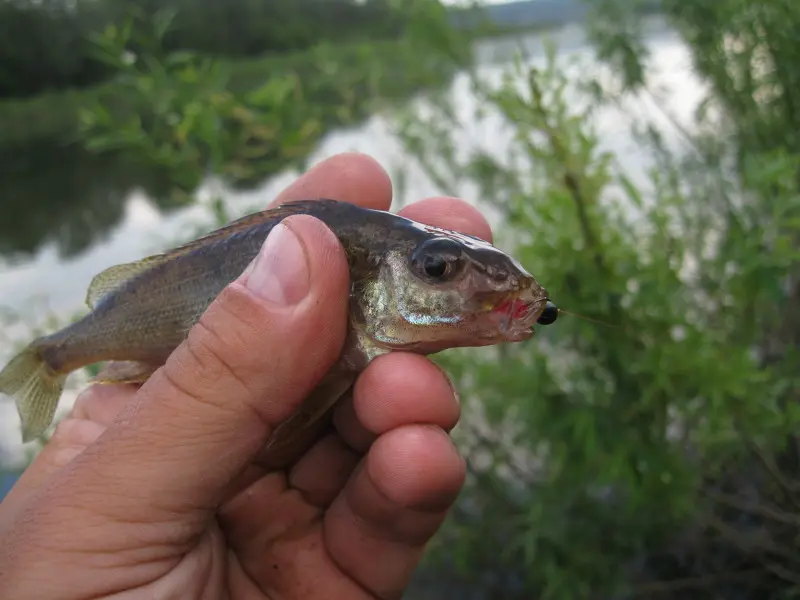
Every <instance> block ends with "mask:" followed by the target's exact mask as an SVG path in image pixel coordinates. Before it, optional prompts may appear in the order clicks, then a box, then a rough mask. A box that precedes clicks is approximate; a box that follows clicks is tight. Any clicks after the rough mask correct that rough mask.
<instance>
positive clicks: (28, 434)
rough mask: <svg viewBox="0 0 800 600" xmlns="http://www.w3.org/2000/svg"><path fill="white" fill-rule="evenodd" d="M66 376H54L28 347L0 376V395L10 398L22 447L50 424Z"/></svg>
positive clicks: (31, 348)
mask: <svg viewBox="0 0 800 600" xmlns="http://www.w3.org/2000/svg"><path fill="white" fill-rule="evenodd" d="M66 379H67V376H66V375H62V374H60V373H54V372H53V371H52V370H51V369H50V367H49V366H48V364H47V363H46V362H45V360H44V359H43V358H42V355H41V353H40V351H39V349H38V348H37V347H36V346H35V345H34V344H31V345H30V346H28V347H27V348H25V349H24V350H23V351H22V352H20V353H19V354H17V355H16V356H15V357H14V358H12V359H11V361H10V362H9V363H8V364H7V365H6V366H5V368H4V369H3V370H2V372H0V393H3V394H6V395H7V396H11V397H12V398H13V399H14V402H15V403H16V406H17V413H18V414H19V418H20V421H21V422H22V443H28V442H30V441H32V440H33V439H35V438H37V437H39V436H41V435H42V434H43V433H44V432H45V431H46V430H47V428H48V427H49V426H50V425H51V424H52V422H53V417H55V414H56V407H57V406H58V400H59V398H60V397H61V392H62V391H63V389H64V382H65V381H66Z"/></svg>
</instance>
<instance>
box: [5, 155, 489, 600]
mask: <svg viewBox="0 0 800 600" xmlns="http://www.w3.org/2000/svg"><path fill="white" fill-rule="evenodd" d="M391 195H392V193H391V183H390V181H389V178H388V176H387V175H386V173H385V172H384V171H383V170H382V169H381V168H380V167H379V166H378V165H377V164H376V163H375V162H374V161H372V160H371V159H369V158H367V157H365V156H363V155H357V154H345V155H339V156H336V157H333V158H331V159H329V160H327V161H325V162H323V163H320V164H319V165H317V166H316V167H315V168H313V169H311V170H310V171H309V172H308V173H306V174H305V175H304V176H303V177H301V178H299V179H298V180H297V181H296V182H295V183H294V184H292V185H291V186H290V187H289V188H287V189H286V190H284V192H283V193H282V194H281V195H280V196H279V197H278V198H277V199H276V203H280V202H286V201H290V200H297V199H305V198H315V197H329V198H336V199H341V200H346V201H349V202H353V203H356V204H359V205H362V206H368V207H371V208H379V209H384V210H386V209H388V208H389V205H390V203H391ZM401 214H403V215H405V216H408V217H410V218H413V219H415V220H418V221H421V222H425V223H429V224H432V225H438V226H440V227H446V228H450V229H456V230H460V231H463V232H465V233H471V234H473V235H477V236H479V237H483V238H485V239H490V236H491V232H490V230H489V226H488V225H487V223H486V221H485V220H484V219H483V218H482V217H481V216H480V214H479V213H478V212H477V211H476V210H475V209H474V208H472V207H470V206H469V205H467V204H466V203H463V202H461V201H459V200H456V199H452V198H432V199H427V200H423V201H421V202H418V203H415V204H413V205H410V206H408V207H407V208H405V209H404V210H403V211H402V213H401ZM286 223H287V225H288V226H289V227H290V229H291V231H292V232H294V234H295V235H296V236H297V238H298V239H299V245H297V242H296V241H293V240H292V239H284V240H283V242H282V244H281V245H280V246H279V252H280V255H279V259H278V260H275V259H273V260H272V261H264V263H267V264H268V266H270V265H271V267H272V275H273V280H274V276H275V275H276V274H277V275H280V274H286V275H288V274H289V273H290V272H291V273H292V277H291V280H290V281H289V283H288V287H286V288H283V292H282V294H281V293H276V292H275V290H274V289H273V290H272V291H271V292H270V291H265V286H264V281H265V279H266V278H265V277H264V276H263V273H262V272H261V271H260V270H259V269H258V268H256V269H255V270H254V271H253V272H251V273H250V274H249V275H247V274H245V275H243V276H242V277H241V278H240V279H239V280H237V282H235V283H234V284H232V285H231V286H229V288H227V289H226V290H225V291H224V292H223V293H222V294H221V295H220V296H219V297H218V298H217V300H216V301H215V302H214V303H213V304H212V306H211V307H210V308H209V309H208V311H207V312H206V314H205V315H204V316H203V318H202V320H201V323H200V324H198V326H196V327H195V328H194V329H193V330H192V332H191V335H190V336H189V339H188V340H187V342H185V343H184V344H183V345H181V346H180V347H179V348H178V349H177V350H176V351H175V352H174V353H173V355H172V356H171V357H170V359H169V361H168V362H167V364H166V366H165V367H164V368H162V369H160V370H159V371H158V372H157V373H156V374H155V375H154V376H153V377H152V378H151V379H150V380H149V381H148V382H147V383H145V384H144V385H143V386H141V388H138V387H135V386H130V385H129V386H108V385H95V386H92V387H90V388H89V389H88V390H86V391H85V392H84V393H82V394H81V395H80V397H79V398H78V400H77V401H76V404H75V406H74V408H73V410H72V412H71V413H70V415H68V416H67V417H66V418H65V419H64V420H63V421H62V422H61V423H59V425H58V426H57V428H56V432H55V433H54V435H53V438H52V439H51V441H50V442H49V443H48V444H47V446H45V448H44V449H43V451H42V452H41V453H40V454H39V456H38V457H37V458H36V460H35V461H34V462H33V463H32V465H31V466H30V467H29V468H28V470H27V471H26V472H25V473H24V474H23V476H22V477H21V479H20V480H19V482H18V483H17V485H16V486H15V487H14V488H13V489H12V490H11V492H10V493H9V495H8V496H7V497H6V499H5V500H4V501H3V503H2V504H0V590H2V596H3V598H6V597H7V598H13V599H14V600H25V599H28V598H31V599H36V600H50V599H53V600H55V599H70V600H72V599H84V598H93V599H96V598H112V597H113V598H118V599H123V598H124V599H133V598H156V599H161V598H209V599H210V598H233V599H240V598H247V599H251V598H253V599H258V598H270V599H272V600H277V599H285V600H292V599H295V598H303V599H309V600H315V599H321V598H336V599H342V600H349V599H362V598H399V597H400V596H401V595H402V593H403V591H404V589H405V587H406V586H407V584H408V582H409V579H410V577H411V575H412V572H413V570H414V569H415V567H416V565H417V564H418V562H419V560H420V558H421V556H422V553H423V551H424V548H425V545H426V543H427V542H428V540H429V539H430V537H431V536H432V535H433V534H434V533H435V532H436V530H437V529H438V528H439V527H440V525H441V523H442V521H443V519H444V517H445V515H446V513H447V511H448V509H449V507H450V506H451V504H452V503H453V501H454V500H455V498H456V496H457V494H458V492H459V490H460V488H461V485H462V483H463V478H464V464H463V461H462V459H461V458H460V457H459V455H458V453H457V451H456V450H455V447H454V446H453V444H452V443H451V441H450V439H449V437H448V435H447V433H446V432H447V431H449V430H450V429H451V428H452V427H454V425H455V424H456V422H457V420H458V417H459V405H458V401H457V399H456V397H455V395H454V392H453V390H452V388H451V387H450V385H449V383H448V381H447V378H446V377H445V375H444V374H443V373H442V372H441V371H440V370H439V369H438V368H437V367H436V366H435V365H434V364H433V363H432V362H430V361H429V360H428V359H426V358H424V357H421V356H416V355H411V354H402V353H394V354H389V355H386V356H383V357H380V358H378V359H376V360H375V361H374V362H373V363H372V364H371V365H370V366H369V367H368V368H367V369H366V370H365V371H364V373H362V375H361V376H360V377H359V379H358V380H357V382H356V385H355V388H354V392H353V397H352V398H351V399H347V400H344V401H343V402H342V403H340V405H339V406H338V407H337V408H336V409H335V412H334V415H333V425H334V426H333V427H332V428H331V430H330V431H329V432H327V433H326V434H325V435H324V436H323V437H322V438H321V439H320V440H319V441H317V442H316V443H315V444H314V445H313V446H311V448H310V449H309V450H307V451H306V452H305V453H304V454H303V455H302V456H301V457H300V458H299V459H297V460H296V461H293V463H292V464H290V465H289V466H288V467H287V468H286V469H283V470H279V471H274V470H273V471H269V470H267V469H265V468H264V467H263V465H259V463H258V460H257V457H258V455H259V450H260V448H261V447H262V446H263V444H264V442H265V440H266V439H267V437H268V435H269V433H270V431H272V430H273V429H274V428H275V426H276V425H277V424H278V423H279V422H281V421H282V420H284V419H285V418H286V417H287V416H289V415H290V414H291V413H292V412H293V411H294V410H295V409H296V408H297V407H298V406H299V404H300V403H301V401H302V399H303V397H304V396H305V395H306V394H307V393H308V392H309V391H310V390H311V389H312V388H313V386H314V384H315V383H316V382H317V381H318V380H319V378H320V377H321V376H322V374H323V373H324V372H325V371H326V370H327V368H328V367H329V366H330V365H331V364H332V363H333V361H334V360H335V358H336V356H337V353H338V351H339V349H340V348H341V345H342V343H343V340H344V330H345V322H346V310H347V297H348V290H347V285H348V274H347V265H346V261H345V257H344V253H343V252H342V251H341V247H340V245H339V243H338V241H337V240H336V238H335V237H334V236H333V234H332V233H331V232H330V231H329V230H328V229H327V228H326V227H325V226H324V225H322V223H321V222H320V221H317V220H316V219H313V218H311V217H307V216H297V217H292V218H290V219H288V220H287V221H286ZM290 238H291V236H290ZM292 247H294V248H295V249H296V250H297V252H298V254H295V255H294V257H293V256H292V253H291V250H292ZM303 249H305V252H304V250H303ZM304 254H305V257H304V256H303V255H304ZM304 265H306V266H307V273H306V275H305V276H303V275H302V274H301V273H302V269H303V268H306V267H304ZM281 298H282V301H281ZM270 299H271V300H270Z"/></svg>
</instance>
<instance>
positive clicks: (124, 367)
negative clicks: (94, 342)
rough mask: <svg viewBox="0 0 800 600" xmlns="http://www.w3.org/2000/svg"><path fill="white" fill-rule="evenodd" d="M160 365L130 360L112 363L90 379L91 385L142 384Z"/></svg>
mask: <svg viewBox="0 0 800 600" xmlns="http://www.w3.org/2000/svg"><path fill="white" fill-rule="evenodd" d="M160 367H161V365H155V364H152V363H143V362H137V361H132V360H124V361H112V362H110V363H108V364H107V365H106V367H105V368H104V369H103V370H102V371H100V372H99V373H98V374H97V375H95V376H94V377H92V379H91V382H92V383H101V384H113V383H144V382H145V381H147V380H148V379H150V377H151V376H152V375H153V373H155V372H156V371H157V370H158V369H159V368H160Z"/></svg>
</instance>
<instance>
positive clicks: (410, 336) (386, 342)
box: [358, 224, 555, 354]
mask: <svg viewBox="0 0 800 600" xmlns="http://www.w3.org/2000/svg"><path fill="white" fill-rule="evenodd" d="M415 226H416V227H417V235H415V236H413V238H412V241H410V242H408V243H407V244H405V245H404V246H403V247H400V248H392V249H390V250H389V251H388V252H386V254H385V256H384V258H383V260H382V265H381V267H380V269H379V271H378V273H377V276H376V277H375V278H374V279H373V280H372V281H370V282H367V283H366V285H365V286H364V288H363V292H364V293H363V294H361V295H360V299H361V308H360V310H359V311H358V313H359V315H360V317H361V321H362V325H361V326H362V328H363V331H364V332H365V333H366V334H367V335H368V336H369V337H370V338H371V339H372V341H374V342H375V343H377V344H379V345H381V346H382V347H384V348H391V349H403V350H410V351H414V352H418V353H423V354H431V353H434V352H438V351H440V350H444V349H447V348H454V347H464V346H486V345H493V344H497V343H501V342H519V341H523V340H526V339H528V338H530V337H531V336H533V334H534V329H533V327H534V324H535V323H536V322H537V320H538V319H539V318H540V317H541V316H542V314H543V312H544V311H545V310H546V309H549V308H548V307H549V306H550V305H552V303H549V300H548V294H547V291H546V290H545V288H543V287H542V286H541V285H540V284H539V282H538V281H536V279H535V278H534V277H533V275H531V274H530V273H529V272H528V271H526V270H525V268H524V267H523V266H522V265H521V264H520V263H519V262H518V261H517V260H515V259H514V258H513V257H511V256H510V255H508V254H507V253H505V252H503V251H501V250H500V249H498V248H496V247H495V246H493V245H492V244H490V243H488V242H486V241H484V240H481V239H479V238H475V237H472V236H468V235H464V234H460V233H457V232H453V231H449V230H444V229H439V228H436V227H431V226H426V225H421V224H415ZM552 308H553V309H555V307H554V305H553V306H552ZM541 322H542V323H545V324H546V323H549V322H552V320H548V319H544V318H543V320H542V321H541Z"/></svg>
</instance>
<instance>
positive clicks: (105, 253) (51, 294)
mask: <svg viewBox="0 0 800 600" xmlns="http://www.w3.org/2000/svg"><path fill="white" fill-rule="evenodd" d="M546 38H548V39H550V40H552V41H554V42H555V43H556V47H557V48H558V52H559V54H560V55H563V56H566V55H569V56H571V57H576V58H578V59H579V60H581V61H582V62H583V63H584V64H585V65H586V64H588V65H590V66H589V68H591V65H592V64H593V50H592V47H591V46H590V44H589V43H588V41H587V39H586V35H585V33H584V31H583V30H582V28H581V27H580V26H578V25H570V26H566V27H563V28H559V29H555V30H550V31H547V32H544V33H536V34H527V35H524V36H514V37H513V38H503V39H494V40H487V41H484V42H481V43H480V44H479V45H478V46H477V47H476V52H477V56H478V59H479V73H480V75H481V76H484V77H487V78H489V79H490V80H499V78H500V77H501V75H502V73H503V71H504V70H505V69H507V67H508V63H509V61H510V60H511V59H512V58H513V56H514V53H515V51H516V50H517V49H518V47H519V44H520V43H521V44H522V46H523V47H524V48H525V52H526V55H527V57H528V59H527V60H528V62H531V63H536V64H541V65H543V64H544V62H545V53H544V41H545V39H546ZM646 43H647V46H648V48H649V51H650V53H651V61H650V69H651V78H652V82H653V84H654V86H655V89H657V90H658V92H659V96H658V100H657V101H653V99H648V98H642V99H638V100H636V101H632V102H628V103H626V105H625V107H624V109H612V108H608V109H603V110H602V111H600V112H599V113H597V115H596V121H595V127H596V130H597V132H598V135H599V138H600V140H601V145H602V147H603V149H604V150H608V151H610V152H613V153H614V155H615V156H616V160H617V163H618V165H619V167H620V168H622V169H624V170H625V172H626V173H627V174H628V175H629V176H632V177H633V178H634V179H637V180H639V181H644V180H645V174H646V170H647V168H648V167H649V166H650V165H649V161H648V159H647V156H646V155H645V154H643V153H642V151H641V149H640V148H639V147H638V146H637V144H636V143H635V140H634V139H633V137H632V135H631V133H630V131H631V126H632V124H633V122H634V120H636V119H646V120H648V121H651V122H652V121H654V122H655V123H656V124H657V125H658V126H659V127H661V128H662V131H663V133H664V135H665V138H666V141H667V142H668V143H672V144H678V143H679V137H678V134H677V132H676V130H675V129H674V128H673V127H671V126H670V124H669V121H668V120H667V119H666V118H665V115H664V111H665V110H666V111H667V112H668V113H669V114H670V115H672V117H674V118H677V119H678V120H680V121H681V122H683V123H688V122H690V121H691V118H692V115H693V112H694V110H695V108H696V107H697V105H698V102H699V101H700V100H701V99H702V95H703V93H704V89H703V87H702V86H701V84H700V82H699V81H698V79H697V78H696V77H695V76H694V74H693V72H692V66H691V58H690V55H689V53H688V51H687V49H686V47H685V46H684V45H683V43H682V41H681V40H680V38H679V37H678V36H677V35H676V34H675V33H674V32H672V31H670V30H669V29H668V28H667V27H666V26H665V25H664V23H663V22H662V21H661V20H660V19H658V18H653V19H650V20H649V21H648V35H647V38H646ZM583 68H586V67H583ZM448 93H449V94H450V95H451V96H452V98H453V100H454V102H455V105H456V108H457V110H458V111H459V113H460V114H463V115H469V114H471V113H472V111H473V110H474V109H475V106H476V103H477V99H476V97H475V96H474V95H473V94H472V93H471V92H470V89H469V80H468V77H467V75H466V74H460V75H457V76H456V77H455V79H454V81H453V82H452V84H451V87H450V89H449V90H448ZM415 101H416V102H424V98H423V99H421V100H419V99H418V100H415ZM576 101H577V99H576ZM393 131H394V121H393V118H392V114H378V115H375V116H373V117H372V118H370V119H369V120H367V121H366V122H365V123H363V124H362V125H360V126H358V127H355V128H350V129H344V130H338V131H333V132H331V133H330V134H328V135H327V136H326V137H325V138H324V139H323V140H322V142H321V143H320V145H319V146H318V148H317V149H316V151H315V152H314V153H313V154H312V156H311V158H310V160H311V163H314V162H317V161H319V160H322V159H324V158H327V157H329V156H332V155H334V154H337V153H340V152H346V151H358V152H364V153H367V154H370V155H371V156H373V157H374V158H376V159H377V160H378V161H380V162H381V163H382V164H383V165H384V166H385V167H386V168H387V170H388V171H389V172H390V174H392V175H393V177H394V176H395V173H397V169H398V168H403V169H404V170H405V176H404V178H403V180H404V182H405V185H404V189H403V191H402V193H401V194H396V197H395V206H396V205H402V204H404V203H407V202H410V201H414V200H417V199H420V198H424V197H426V196H430V195H438V194H447V195H460V196H462V197H464V198H465V199H466V200H467V201H469V202H472V203H474V204H475V205H477V206H480V205H481V199H480V198H478V197H475V195H474V193H473V192H472V191H471V190H470V189H469V188H464V189H456V190H450V189H448V190H442V189H437V188H436V186H435V185H434V184H433V183H432V182H431V181H430V180H429V179H428V178H427V177H425V175H424V174H423V173H422V171H421V169H420V168H419V167H417V166H416V165H415V164H414V161H413V159H412V158H411V157H409V156H407V155H406V154H405V153H404V152H403V149H402V146H401V144H400V143H399V142H398V140H397V139H396V137H395V135H394V133H393ZM458 136H459V137H458V143H459V145H463V146H464V147H475V146H479V147H482V148H484V149H488V150H490V151H492V152H493V153H502V151H503V147H504V145H505V144H507V143H508V140H507V139H504V138H503V136H502V135H499V134H498V129H497V127H496V126H495V125H494V124H493V123H492V121H491V119H489V120H488V121H482V122H480V123H475V124H474V126H471V125H470V124H468V125H467V126H466V127H465V128H464V130H463V131H460V132H459V133H458ZM297 174H298V173H297V172H293V171H286V172H283V173H280V174H279V175H277V176H275V177H273V178H271V179H269V180H268V181H266V182H264V183H263V185H261V186H259V187H257V188H256V189H255V190H252V191H249V192H246V193H235V192H230V191H225V194H224V196H225V201H226V204H227V206H228V208H229V210H230V212H231V214H234V215H239V214H244V213H246V212H249V211H251V210H256V209H258V208H261V207H264V206H266V205H267V204H268V203H269V202H270V201H271V199H272V198H273V197H274V196H275V195H276V194H277V193H278V192H279V191H280V190H281V189H282V188H283V187H285V186H286V185H287V184H288V183H290V182H291V181H292V180H293V179H294V178H295V177H296V176H297ZM37 177H41V178H43V179H46V178H47V177H48V172H47V171H46V170H45V171H44V172H42V173H40V174H37ZM43 189H45V190H47V189H48V188H47V186H45V187H44V188H43ZM218 189H219V188H218V186H216V185H214V184H212V183H209V184H208V185H207V186H204V187H203V188H202V189H201V190H200V191H199V197H200V202H199V203H198V204H195V205H192V206H189V207H186V208H181V209H178V210H173V211H170V212H169V213H168V214H164V213H163V212H162V211H161V210H160V209H159V208H158V207H157V206H156V205H155V204H154V203H153V202H152V201H151V200H150V199H149V198H148V197H147V196H146V195H145V194H144V193H143V192H141V191H138V190H136V189H133V190H131V191H130V192H128V193H126V194H124V196H123V197H121V198H119V202H118V203H119V206H118V207H115V208H114V210H116V211H117V212H118V213H119V214H116V215H114V217H113V219H112V221H113V222H114V224H113V225H112V226H110V227H107V228H105V229H104V230H103V231H100V232H99V233H98V232H97V231H91V235H90V229H91V228H92V226H93V224H92V222H91V220H90V219H88V217H84V215H83V214H81V215H77V216H78V217H80V218H81V219H85V225H79V226H77V227H73V230H74V231H72V232H71V233H70V237H71V238H75V237H78V238H81V239H83V238H85V239H84V240H83V243H82V244H81V245H80V246H78V247H79V248H80V250H78V251H74V250H73V251H72V252H67V253H65V252H64V250H63V246H64V240H63V239H60V240H55V239H47V238H43V239H44V241H43V242H42V243H40V244H38V245H34V247H32V248H29V249H28V251H27V252H26V253H20V252H19V251H14V252H11V251H8V252H5V254H3V250H2V249H3V248H6V247H10V245H9V244H8V243H7V242H8V240H5V241H4V240H2V236H3V235H4V234H3V233H2V232H0V308H4V309H9V310H11V311H14V312H16V313H21V314H23V315H24V316H25V317H26V322H27V323H33V324H37V325H38V324H42V322H43V320H44V319H45V318H46V317H47V316H48V314H54V315H56V316H60V317H65V316H68V315H70V314H73V313H74V312H75V311H76V310H80V309H81V308H82V307H83V300H84V297H85V292H86V287H87V285H88V284H89V282H90V280H91V278H92V277H93V276H94V275H95V274H96V273H98V272H99V271H101V270H103V269H104V268H106V267H108V266H110V265H113V264H117V263H121V262H127V261H132V260H136V259H138V258H141V257H142V256H145V255H147V254H151V253H153V252H157V251H159V250H161V249H163V248H165V247H168V246H169V245H170V242H171V241H172V240H175V239H178V238H182V237H185V235H186V232H187V230H190V229H191V228H193V227H195V226H196V225H197V224H201V223H204V222H205V218H206V216H207V214H208V209H207V208H205V207H204V206H203V204H202V202H203V200H204V199H206V198H208V197H209V195H210V194H211V193H212V191H214V190H218ZM41 200H42V203H43V207H45V208H44V209H43V210H42V211H41V212H42V213H44V217H43V218H44V219H46V218H47V214H48V212H49V211H50V209H49V208H47V207H49V206H50V204H51V203H52V198H50V197H48V198H45V197H42V198H41ZM26 202H32V203H34V204H35V203H36V202H37V199H36V197H35V196H33V197H29V198H27V199H26ZM72 204H74V205H75V206H76V207H79V208H76V209H75V211H78V210H81V211H84V212H85V211H86V210H87V209H86V205H85V204H84V203H83V199H81V198H77V197H70V195H69V189H67V190H64V194H63V195H62V197H59V198H58V210H57V211H53V213H52V214H53V216H52V219H63V218H75V217H76V215H75V214H72V215H70V214H69V213H70V206H71V205H72ZM22 208H23V209H24V208H25V207H24V206H23V207H22ZM101 208H102V207H101ZM64 215H66V216H64ZM81 227H85V228H86V229H85V231H84V230H82V229H81ZM6 231H8V232H9V233H7V234H6V235H8V236H9V238H10V237H12V236H13V234H15V233H16V232H15V231H14V225H13V223H11V227H10V228H6ZM76 232H77V233H76ZM83 233H85V234H86V235H85V236H81V234H83ZM61 237H62V238H63V235H62V236H61ZM86 240H88V241H86ZM15 250H16V249H15ZM0 333H4V336H3V337H0V363H3V362H5V360H7V359H8V358H9V357H10V352H11V347H10V346H11V345H10V343H8V342H7V341H4V339H6V338H13V339H17V340H19V339H22V337H28V336H29V333H28V332H26V331H23V330H22V329H21V328H20V327H19V326H17V327H16V328H13V329H8V330H6V331H5V332H0ZM26 333H28V336H26V335H25V334H26ZM78 383H79V382H78ZM74 397H75V393H74V392H73V391H67V392H66V393H65V395H64V397H63V398H62V402H61V405H60V410H64V409H67V408H68V407H69V406H70V405H71V404H72V402H73V401H74ZM18 427H19V421H18V418H17V415H16V411H15V409H14V407H13V404H12V403H11V402H10V401H9V400H8V399H5V398H3V399H0V461H5V462H12V463H13V462H17V461H19V460H20V459H21V457H22V447H21V444H20V441H19V429H18Z"/></svg>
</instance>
